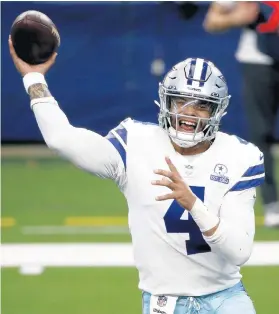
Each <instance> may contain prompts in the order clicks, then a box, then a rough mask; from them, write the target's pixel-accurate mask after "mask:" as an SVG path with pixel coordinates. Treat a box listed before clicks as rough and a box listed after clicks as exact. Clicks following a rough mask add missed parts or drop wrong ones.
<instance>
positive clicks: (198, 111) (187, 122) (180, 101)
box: [170, 97, 212, 133]
mask: <svg viewBox="0 0 279 314" xmlns="http://www.w3.org/2000/svg"><path fill="white" fill-rule="evenodd" d="M170 112H171V113H173V114H172V115H171V124H172V127H174V128H175V129H176V125H177V126H178V129H177V130H178V131H180V132H187V133H194V132H195V130H196V127H197V124H198V121H199V120H198V119H197V118H202V119H208V118H210V117H211V114H212V106H211V104H210V103H209V102H207V101H204V100H198V99H193V98H180V97H172V100H171V107H170ZM206 123H207V120H201V121H200V123H199V125H198V130H197V132H200V131H201V130H203V129H204V127H205V125H206Z"/></svg>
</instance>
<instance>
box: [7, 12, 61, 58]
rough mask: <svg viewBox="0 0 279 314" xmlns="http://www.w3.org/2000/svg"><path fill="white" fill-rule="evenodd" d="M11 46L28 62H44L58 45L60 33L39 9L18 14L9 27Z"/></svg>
mask: <svg viewBox="0 0 279 314" xmlns="http://www.w3.org/2000/svg"><path fill="white" fill-rule="evenodd" d="M11 38H12V42H13V46H14V48H15V51H16V53H17V55H18V57H19V58H21V59H22V60H23V61H25V62H27V63H29V64H40V63H44V62H46V61H47V60H48V59H49V58H50V57H51V55H52V54H53V52H55V51H56V50H57V49H58V47H59V46H60V35H59V33H58V30H57V28H56V26H55V25H54V23H53V22H52V20H51V19H50V18H49V17H48V16H46V15H45V14H44V13H41V12H39V11H26V12H23V13H22V14H20V15H19V16H18V17H17V18H16V19H15V21H14V22H13V25H12V27H11Z"/></svg>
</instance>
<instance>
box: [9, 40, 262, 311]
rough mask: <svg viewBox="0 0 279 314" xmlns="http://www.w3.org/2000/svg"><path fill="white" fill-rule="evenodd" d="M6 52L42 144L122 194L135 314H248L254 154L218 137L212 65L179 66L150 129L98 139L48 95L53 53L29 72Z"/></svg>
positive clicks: (220, 83)
mask: <svg viewBox="0 0 279 314" xmlns="http://www.w3.org/2000/svg"><path fill="white" fill-rule="evenodd" d="M9 47H10V53H11V57H12V59H13V61H14V64H15V66H16V68H17V70H18V71H19V72H20V74H21V75H22V76H23V84H24V87H25V89H26V92H27V93H28V94H29V95H30V98H31V109H32V110H33V112H34V115H35V118H36V120H37V123H38V126H39V128H40V131H41V133H42V135H43V137H44V140H45V142H46V144H47V145H48V146H49V148H50V149H53V150H54V151H56V152H57V153H58V154H59V155H60V156H63V157H64V158H66V159H68V160H70V161H71V162H72V163H74V164H75V165H77V166H78V167H80V168H82V169H84V170H85V171H88V172H90V173H92V174H93V175H96V176H99V177H102V178H107V179H111V180H113V181H114V182H116V184H117V186H118V187H119V189H120V190H121V191H122V193H123V194H124V195H125V197H126V199H127V203H128V207H129V214H128V221H129V228H130V232H131V236H132V242H133V252H134V260H135V264H136V267H137V269H138V271H139V278H140V281H139V288H140V289H141V290H142V298H143V313H144V314H151V313H160V314H186V313H187V314H188V313H199V314H205V313H207V314H212V313H218V314H235V313H237V314H252V313H255V310H254V306H253V303H252V301H251V299H250V298H249V296H248V295H247V293H246V291H245V289H244V287H243V285H242V282H241V274H240V266H241V265H243V264H244V263H245V262H246V261H247V260H248V259H249V257H250V255H251V250H252V244H253V238H254V233H255V226H254V225H255V223H254V210H253V207H254V203H255V198H256V187H257V186H258V185H260V184H261V183H262V182H263V181H264V161H263V154H262V153H261V151H259V149H258V148H257V147H256V146H254V145H253V144H251V143H248V142H246V141H244V140H242V139H240V138H238V137H236V136H234V135H229V134H226V133H223V132H220V131H219V125H220V121H221V119H222V117H223V116H224V115H225V113H226V109H227V107H228V104H229V99H230V95H229V94H228V87H227V84H226V80H225V78H224V76H223V75H222V73H221V72H220V71H219V69H218V68H217V67H216V66H215V65H214V64H213V63H212V62H210V61H208V60H205V59H200V58H188V59H186V60H185V61H182V62H180V63H178V64H177V65H175V66H174V67H173V68H172V69H171V71H170V72H168V73H167V74H166V76H165V78H164V80H163V81H162V83H160V85H159V102H156V104H157V105H158V106H159V107H160V112H159V124H158V125H157V124H150V123H143V122H139V121H135V120H133V119H130V118H128V119H126V120H124V121H122V122H121V123H120V124H119V125H118V126H117V127H115V128H114V129H112V130H111V131H110V132H109V133H108V135H107V136H106V137H102V136H100V135H99V134H97V133H95V132H92V131H89V130H86V129H83V128H76V127H74V126H72V125H71V124H70V123H69V121H68V119H67V117H66V115H65V114H64V112H62V110H61V109H60V107H59V105H58V103H57V101H56V100H55V98H54V97H53V96H52V95H51V93H50V91H49V89H48V85H47V82H46V80H45V77H44V74H45V73H46V72H47V71H48V69H49V68H50V67H51V66H52V65H53V64H54V61H55V58H56V54H54V55H53V56H52V58H51V59H50V60H49V61H47V62H46V63H44V64H41V65H32V66H31V65H29V64H27V63H25V62H23V61H22V60H21V59H19V58H18V57H17V55H16V53H15V51H14V49H13V46H12V43H11V39H9ZM117 312H118V313H121V311H119V310H118V311H117Z"/></svg>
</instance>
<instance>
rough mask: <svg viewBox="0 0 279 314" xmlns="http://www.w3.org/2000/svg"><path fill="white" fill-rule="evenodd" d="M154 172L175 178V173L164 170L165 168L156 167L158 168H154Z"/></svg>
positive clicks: (171, 178)
mask: <svg viewBox="0 0 279 314" xmlns="http://www.w3.org/2000/svg"><path fill="white" fill-rule="evenodd" d="M154 173H156V174H159V175H162V176H164V177H167V178H169V179H170V180H172V181H174V180H175V174H174V173H172V172H171V171H168V170H163V169H156V170H154Z"/></svg>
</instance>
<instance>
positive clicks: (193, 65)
mask: <svg viewBox="0 0 279 314" xmlns="http://www.w3.org/2000/svg"><path fill="white" fill-rule="evenodd" d="M196 61H197V60H196V59H192V61H191V65H190V70H189V75H188V80H187V85H192V83H193V80H191V79H193V78H194V73H195V69H196Z"/></svg>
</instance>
